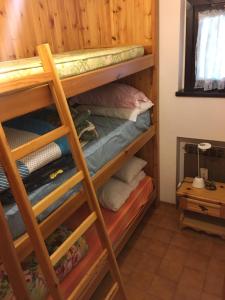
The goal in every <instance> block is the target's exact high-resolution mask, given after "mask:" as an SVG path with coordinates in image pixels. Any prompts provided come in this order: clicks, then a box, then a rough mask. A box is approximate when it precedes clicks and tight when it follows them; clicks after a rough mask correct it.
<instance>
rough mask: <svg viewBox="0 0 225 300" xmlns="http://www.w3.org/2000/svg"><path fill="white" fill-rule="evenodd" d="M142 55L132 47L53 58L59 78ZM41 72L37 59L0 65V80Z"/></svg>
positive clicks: (84, 50) (55, 56) (139, 49)
mask: <svg viewBox="0 0 225 300" xmlns="http://www.w3.org/2000/svg"><path fill="white" fill-rule="evenodd" d="M143 55H144V47H142V46H137V45H132V46H123V47H115V48H102V49H83V50H74V51H70V52H65V53H62V54H56V55H54V56H53V58H54V61H55V64H56V68H57V71H58V74H59V76H60V78H66V77H70V76H75V75H80V74H82V73H86V72H89V71H93V70H96V69H100V68H103V67H107V66H111V65H114V64H118V63H121V62H125V61H128V60H131V59H134V58H137V57H141V56H143ZM41 71H42V66H41V61H40V59H39V57H31V58H25V59H17V60H13V61H5V62H1V63H0V80H9V79H17V78H21V77H24V76H28V75H32V74H37V73H39V72H41Z"/></svg>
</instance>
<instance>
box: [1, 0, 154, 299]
mask: <svg viewBox="0 0 225 300" xmlns="http://www.w3.org/2000/svg"><path fill="white" fill-rule="evenodd" d="M151 13H152V21H151V25H152V44H151V47H149V46H146V47H145V55H144V56H143V57H140V58H136V59H133V60H130V61H127V62H123V63H120V64H117V65H113V66H109V67H106V68H102V69H98V70H96V71H91V72H88V73H85V74H82V75H78V76H73V77H69V78H66V79H62V86H63V90H64V93H65V95H66V97H70V96H74V95H76V94H79V93H81V92H84V91H87V90H90V89H93V88H95V87H98V86H101V85H104V84H106V83H110V82H112V81H117V80H119V81H123V82H127V83H130V84H131V85H133V86H135V87H137V88H139V89H140V90H143V91H144V92H146V94H147V95H148V96H151V100H152V101H153V102H154V104H155V105H154V112H153V125H152V126H151V127H150V128H149V129H148V130H147V131H146V132H144V133H143V134H142V135H140V136H139V137H138V138H137V139H136V140H135V141H133V142H132V143H131V144H130V145H128V146H127V147H126V148H125V149H124V150H123V151H122V152H121V153H119V154H118V155H117V156H116V157H115V158H114V159H112V160H111V161H110V162H108V163H107V164H106V165H105V166H104V167H103V168H101V169H100V170H99V171H98V172H97V173H96V175H95V176H94V177H93V184H94V187H95V189H98V188H99V187H100V186H101V185H102V184H104V183H105V182H106V181H107V180H108V179H109V178H110V177H111V176H112V175H113V174H114V173H115V172H116V171H117V170H118V169H119V168H120V166H121V165H122V164H123V163H124V162H125V161H127V159H128V158H130V157H131V156H133V155H134V154H136V153H138V155H139V156H141V157H143V158H145V159H147V160H149V161H151V163H152V164H151V165H148V166H147V169H146V171H147V173H148V174H150V175H151V176H152V177H153V178H154V187H155V189H154V192H153V193H152V195H151V199H150V201H149V204H148V205H147V206H146V207H145V208H144V209H143V211H142V212H140V214H139V215H138V216H137V218H136V219H135V220H134V222H133V223H132V224H131V226H130V227H129V228H128V229H127V231H126V232H125V233H124V235H123V236H122V237H121V239H120V241H118V242H117V244H116V246H115V249H114V250H115V251H116V254H118V253H119V252H120V250H121V249H122V248H123V246H124V245H125V243H126V241H127V240H128V239H129V237H130V235H131V234H132V232H133V231H134V230H135V228H136V227H137V226H138V224H139V223H140V221H141V219H142V218H143V216H144V214H145V212H146V211H147V210H148V208H149V207H150V206H151V204H152V203H153V202H154V203H157V202H156V201H157V200H158V198H159V194H158V191H159V182H158V176H159V172H158V1H157V0H152V10H151ZM150 82H151V85H150ZM30 99H32V101H31V100H30ZM52 103H53V101H52V98H51V93H50V90H49V88H48V86H47V85H45V86H41V87H38V88H36V87H35V88H32V89H28V90H22V91H20V92H19V93H18V94H17V96H16V97H15V96H14V95H13V94H11V95H9V94H7V95H3V96H1V97H0V121H1V122H4V121H7V120H9V119H12V118H15V117H17V116H20V115H23V114H26V113H28V112H31V111H35V110H38V109H41V108H44V107H46V106H48V105H51V104H52ZM12 107H13V108H14V109H13V110H12ZM1 159H2V157H1V154H0V160H1ZM85 200H86V198H85V195H84V193H83V192H79V193H77V194H76V195H75V196H73V197H71V198H69V199H68V200H67V201H66V202H65V203H64V204H62V205H61V206H60V207H59V208H58V209H57V210H55V211H54V212H53V213H52V214H51V215H50V216H48V217H47V218H46V219H45V220H44V221H43V222H42V223H41V224H40V225H39V227H40V231H41V233H42V235H43V237H44V238H47V237H48V236H49V235H50V234H51V233H52V232H53V231H54V230H55V229H56V228H57V227H58V226H59V225H60V224H62V223H64V222H65V221H66V220H67V219H69V218H70V217H71V216H72V215H73V213H74V212H75V211H76V210H77V209H78V208H79V207H81V206H82V205H83V204H84V202H85ZM6 230H7V229H6ZM8 234H9V232H8ZM13 246H14V247H15V249H16V254H17V257H18V259H19V261H21V260H23V259H24V258H25V257H26V256H27V255H29V254H30V253H31V252H32V251H33V246H32V243H31V241H30V239H29V236H28V234H24V235H23V236H21V237H20V238H18V239H17V240H15V241H14V243H13V245H11V247H13ZM12 253H13V251H12ZM15 267H16V266H15ZM106 272H107V269H106V264H105V263H100V264H99V265H96V266H95V268H94V271H93V274H94V273H97V274H98V275H97V276H94V277H93V278H91V276H90V274H89V276H88V277H87V280H86V282H85V285H84V286H83V288H82V290H81V291H80V297H79V299H81V298H82V299H89V298H90V297H91V295H92V293H93V291H94V290H95V288H96V287H97V285H98V284H99V282H100V281H101V279H102V278H103V277H104V275H105V274H106ZM12 276H13V275H12ZM113 297H114V294H112V295H111V298H108V299H113Z"/></svg>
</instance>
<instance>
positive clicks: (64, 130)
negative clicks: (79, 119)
mask: <svg viewBox="0 0 225 300" xmlns="http://www.w3.org/2000/svg"><path fill="white" fill-rule="evenodd" d="M68 133H69V128H68V127H66V126H60V127H59V128H57V129H54V130H52V131H51V132H48V133H46V134H43V135H42V136H40V137H37V138H35V139H34V140H32V141H29V142H28V143H26V144H23V145H22V146H19V147H17V148H15V149H13V150H12V155H13V158H14V159H15V160H18V159H21V158H22V157H24V156H26V155H28V154H30V153H32V152H34V151H37V150H39V149H41V148H42V147H44V146H46V145H47V144H50V143H51V142H54V141H55V140H57V139H58V138H61V137H62V136H65V135H67V134H68Z"/></svg>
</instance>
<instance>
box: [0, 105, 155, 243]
mask: <svg viewBox="0 0 225 300" xmlns="http://www.w3.org/2000/svg"><path fill="white" fill-rule="evenodd" d="M23 118H24V117H21V118H18V119H17V120H16V121H14V122H13V123H12V125H10V126H12V127H17V128H18V126H16V124H17V125H18V124H20V126H19V128H22V127H23V128H22V129H24V128H25V127H26V128H32V126H33V125H32V124H34V123H33V121H32V118H30V122H31V124H29V118H27V117H25V119H24V120H25V123H24V122H23ZM89 120H90V121H91V123H93V124H94V125H95V129H96V131H97V133H98V138H97V139H95V140H93V141H90V142H89V143H88V144H86V145H85V146H84V147H83V151H84V156H85V158H86V162H87V166H88V169H89V172H90V174H91V176H94V175H95V174H96V173H97V172H98V170H100V169H101V168H102V167H103V166H104V165H105V164H106V163H107V162H109V161H110V160H111V159H113V158H114V157H115V156H116V155H117V154H119V153H120V152H121V151H122V150H123V149H124V148H125V147H126V146H127V145H129V144H130V143H131V142H133V141H134V140H135V139H136V138H137V137H138V136H140V135H141V134H142V133H143V132H145V131H146V130H147V129H149V127H150V125H151V120H150V113H149V110H148V111H146V112H144V113H141V114H139V116H137V119H136V122H134V121H130V120H124V119H118V118H111V117H105V116H96V115H92V116H90V119H89ZM22 124H24V125H22ZM41 124H42V125H43V120H41ZM7 125H8V126H9V124H7ZM29 125H31V127H30V126H29ZM36 125H37V124H36ZM47 127H48V126H47ZM48 128H49V127H48ZM38 130H39V129H38ZM61 142H62V144H63V145H64V146H65V142H64V141H61ZM66 147H67V148H68V146H66ZM66 147H64V148H63V150H62V156H61V157H60V158H58V159H56V160H54V161H53V162H51V163H49V164H47V165H45V166H44V167H41V168H40V169H38V170H36V171H34V172H33V173H32V174H31V175H30V176H28V177H27V178H26V179H24V181H25V183H26V187H27V190H28V192H29V199H30V201H31V203H32V205H35V204H36V203H38V202H39V201H41V200H42V199H43V198H44V197H45V196H46V195H48V194H49V193H50V192H52V191H53V190H55V189H56V188H57V187H58V186H60V185H61V184H62V183H63V182H65V181H66V180H67V179H68V178H70V177H71V176H72V175H73V174H74V173H75V172H76V167H75V166H74V164H73V160H72V157H71V155H70V152H69V148H68V150H65V149H66ZM79 189H80V187H79V186H76V187H74V188H72V189H71V190H69V191H68V192H67V193H66V194H64V196H63V197H61V198H59V199H58V200H57V201H56V202H55V203H54V204H53V205H51V206H50V207H48V208H47V209H46V210H45V211H44V212H42V213H41V214H40V215H39V216H38V217H37V218H38V221H39V222H41V221H43V220H44V219H45V218H46V217H47V216H48V215H49V214H51V213H52V212H53V211H54V210H55V209H57V208H58V207H59V206H60V205H62V204H63V203H64V202H65V201H66V200H67V199H68V198H69V197H71V196H72V195H73V194H75V193H77V192H78V191H79ZM1 201H2V202H3V204H4V210H5V213H6V218H7V220H8V224H9V227H10V230H11V232H12V235H13V237H14V239H16V238H18V237H19V236H20V235H22V234H23V233H24V232H25V226H24V223H23V220H22V217H21V215H20V212H19V210H18V207H17V205H16V203H15V202H14V200H13V197H12V195H11V193H10V190H7V191H4V192H2V193H1Z"/></svg>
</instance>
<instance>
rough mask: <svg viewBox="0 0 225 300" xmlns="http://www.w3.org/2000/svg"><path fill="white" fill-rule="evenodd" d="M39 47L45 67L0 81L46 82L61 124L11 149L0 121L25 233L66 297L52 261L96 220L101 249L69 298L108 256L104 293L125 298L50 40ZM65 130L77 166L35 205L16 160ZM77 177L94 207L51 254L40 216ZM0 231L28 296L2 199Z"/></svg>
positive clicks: (1, 88) (15, 279)
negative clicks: (110, 281)
mask: <svg viewBox="0 0 225 300" xmlns="http://www.w3.org/2000/svg"><path fill="white" fill-rule="evenodd" d="M37 49H38V54H39V56H40V58H41V61H42V65H43V69H44V71H43V72H41V73H38V74H35V75H31V76H28V77H25V78H22V79H18V80H17V79H16V80H9V81H7V82H4V83H1V84H0V95H1V94H5V93H6V94H7V93H12V92H17V91H19V90H23V89H26V88H33V87H37V86H39V85H43V84H48V85H49V87H50V90H51V93H52V96H53V99H54V102H55V105H56V108H57V111H58V114H59V117H60V120H61V123H62V125H61V126H60V127H58V128H57V129H54V130H52V131H50V132H48V133H46V134H44V135H42V136H40V137H38V138H36V139H34V140H31V141H30V142H28V143H26V144H24V145H21V146H19V147H17V148H15V149H13V150H12V149H10V146H9V144H8V142H7V139H6V136H5V133H4V130H3V127H2V124H1V123H0V161H1V163H2V166H3V167H4V170H5V172H6V174H7V178H8V181H9V184H10V187H11V190H12V193H13V196H14V198H15V201H16V203H17V205H18V207H19V210H20V213H21V215H22V218H23V221H24V223H25V226H26V229H27V233H28V235H29V237H30V240H31V242H32V245H33V248H34V251H35V254H36V257H37V260H38V262H39V264H40V267H41V270H42V272H43V274H44V276H45V279H46V282H47V286H48V289H49V293H50V295H51V296H52V298H53V299H54V300H62V299H65V297H64V296H63V295H62V291H61V289H60V285H59V282H58V278H57V276H56V274H55V271H54V265H56V263H57V262H58V261H59V260H60V258H61V257H62V256H63V255H65V253H66V252H67V251H68V250H69V248H70V247H71V246H72V245H73V244H74V243H75V242H76V241H77V240H78V239H79V238H80V237H81V236H82V235H83V234H84V233H85V232H86V231H87V230H88V229H89V228H90V227H91V226H92V224H94V223H95V224H96V228H97V233H98V235H99V238H100V240H101V244H102V246H103V252H102V254H101V255H100V257H99V258H98V259H97V260H96V262H95V263H94V265H93V266H92V267H91V269H90V270H89V271H88V274H86V276H84V277H83V278H82V279H81V281H80V283H79V284H78V286H77V287H76V288H75V289H74V290H73V292H72V293H71V295H70V296H69V297H68V298H67V299H70V300H72V299H80V291H81V290H82V288H84V287H85V286H86V284H87V283H88V280H89V279H90V276H92V275H91V274H92V273H94V271H95V268H96V266H97V265H98V263H102V262H103V261H106V260H108V262H109V268H110V271H111V275H112V278H113V281H114V284H113V286H112V288H111V289H110V291H109V293H108V295H107V296H106V298H105V299H113V298H114V296H115V295H116V294H117V293H118V292H119V293H120V294H121V296H122V299H127V298H126V294H125V290H124V287H123V283H122V280H121V276H120V271H119V268H118V265H117V262H116V258H115V255H114V252H113V249H112V245H111V242H110V240H109V237H108V235H107V231H106V227H105V223H104V219H103V217H102V214H101V210H100V207H99V203H98V199H97V197H96V193H95V189H94V187H93V183H92V180H91V177H90V175H89V171H88V168H87V165H86V162H85V159H84V156H83V152H82V149H81V146H80V142H79V138H78V136H77V132H76V129H75V127H74V122H73V120H72V117H71V114H70V110H69V107H68V103H67V100H66V97H65V94H64V91H63V88H62V84H61V81H60V79H59V76H58V74H57V71H56V67H55V64H54V61H53V58H52V55H51V51H50V48H49V45H48V44H44V45H40V46H38V48H37ZM31 101H32V100H31ZM18 105H19V103H18ZM12 109H13V108H12ZM62 136H67V138H68V141H69V144H70V148H71V152H72V156H73V159H74V161H75V163H76V167H77V169H78V171H77V173H76V174H75V175H73V176H72V177H71V178H70V179H68V180H67V181H66V182H64V183H63V184H62V185H61V186H59V187H58V188H56V189H55V190H54V191H52V192H51V193H50V194H48V195H47V196H46V197H45V198H43V199H42V200H41V201H40V202H39V203H38V204H36V205H35V206H33V207H32V206H31V204H30V201H29V199H28V195H27V193H26V190H25V187H24V184H23V181H22V179H21V177H20V175H19V172H18V169H17V166H16V161H17V160H19V159H21V158H22V157H24V156H26V155H28V154H30V153H32V152H34V151H37V150H38V149H40V148H42V147H43V146H46V145H47V144H49V143H51V142H53V141H55V140H56V139H58V138H60V137H62ZM79 182H82V184H83V190H84V192H85V194H86V200H87V202H88V205H89V207H90V210H91V213H90V215H89V216H88V217H87V218H86V219H85V220H84V221H83V222H82V223H81V225H80V226H79V227H78V228H77V229H75V231H74V232H73V233H72V234H71V235H70V236H69V237H68V239H67V240H66V241H65V242H64V243H63V244H62V245H61V246H60V247H59V248H58V249H57V250H56V251H55V252H54V253H53V254H52V255H51V256H49V254H48V251H47V248H46V245H45V242H44V238H43V236H42V234H41V231H40V228H39V226H38V223H37V220H36V217H37V216H38V215H39V214H40V213H41V212H43V211H44V210H45V209H46V208H47V207H49V206H50V205H52V204H53V203H54V202H55V201H56V200H57V199H58V198H59V197H61V196H62V195H63V194H65V192H67V191H68V190H69V189H71V188H72V187H74V186H75V185H76V184H78V183H79ZM0 231H1V234H0V244H1V245H3V244H4V246H5V247H2V246H1V247H0V257H1V258H2V261H3V263H4V266H5V269H6V271H7V273H8V276H9V279H10V281H12V287H13V290H14V293H15V295H16V298H17V299H30V298H29V295H28V292H27V289H26V283H25V280H24V276H23V272H22V269H21V266H20V263H19V261H18V257H17V253H16V249H15V247H14V243H13V240H12V238H11V235H10V232H9V229H8V226H7V222H6V220H5V217H4V212H3V209H2V206H1V205H0ZM2 248H4V249H2Z"/></svg>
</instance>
